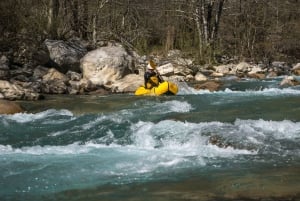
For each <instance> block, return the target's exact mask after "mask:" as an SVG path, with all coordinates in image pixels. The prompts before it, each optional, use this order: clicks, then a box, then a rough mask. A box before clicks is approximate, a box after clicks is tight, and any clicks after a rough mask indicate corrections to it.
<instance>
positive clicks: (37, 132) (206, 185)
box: [0, 78, 300, 201]
mask: <svg viewBox="0 0 300 201" xmlns="http://www.w3.org/2000/svg"><path fill="white" fill-rule="evenodd" d="M281 79H282V78H277V79H266V80H260V81H257V80H241V81H238V82H233V81H231V80H230V78H228V79H226V80H224V82H225V85H224V86H223V88H222V90H220V91H218V92H208V91H196V90H194V89H192V88H191V87H189V86H188V85H187V84H185V83H181V84H179V85H180V90H179V94H178V95H176V96H161V97H136V96H134V95H133V94H118V95H107V96H96V95H95V96H49V97H47V98H46V100H43V101H38V102H20V104H21V105H22V106H23V107H25V108H26V109H27V112H26V113H19V114H14V115H0V200H1V201H6V200H22V201H23V200H30V201H35V200H59V201H69V200H77V201H90V200H113V201H116V200H172V201H173V200H204V201H206V200H207V201H213V200H300V88H299V87H288V88H281V87H279V83H280V81H281Z"/></svg>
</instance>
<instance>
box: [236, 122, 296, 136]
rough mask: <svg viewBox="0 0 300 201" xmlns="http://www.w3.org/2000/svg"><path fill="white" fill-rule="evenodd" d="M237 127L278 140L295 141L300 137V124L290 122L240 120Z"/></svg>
mask: <svg viewBox="0 0 300 201" xmlns="http://www.w3.org/2000/svg"><path fill="white" fill-rule="evenodd" d="M235 125H237V126H239V127H240V128H242V127H244V130H247V131H248V132H249V131H250V132H251V133H256V134H260V135H265V136H267V135H270V136H273V137H275V138H277V139H295V138H299V137H300V122H293V121H290V120H283V121H271V120H270V121H266V120H263V119H259V120H240V119H237V120H236V121H235Z"/></svg>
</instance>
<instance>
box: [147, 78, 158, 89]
mask: <svg viewBox="0 0 300 201" xmlns="http://www.w3.org/2000/svg"><path fill="white" fill-rule="evenodd" d="M158 85H159V79H158V77H157V76H151V77H150V78H149V79H148V81H147V82H146V86H145V87H146V88H147V89H151V88H153V87H157V86H158Z"/></svg>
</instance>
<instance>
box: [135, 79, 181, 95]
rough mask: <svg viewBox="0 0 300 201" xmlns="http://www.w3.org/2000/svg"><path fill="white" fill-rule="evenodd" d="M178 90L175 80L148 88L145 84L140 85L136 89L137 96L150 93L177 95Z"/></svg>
mask: <svg viewBox="0 0 300 201" xmlns="http://www.w3.org/2000/svg"><path fill="white" fill-rule="evenodd" d="M177 92H178V86H177V85H176V84H175V83H173V82H168V81H164V82H162V83H160V84H159V85H158V87H153V88H151V89H146V88H145V87H144V86H140V87H139V88H137V90H136V91H135V95H136V96H141V95H150V96H160V95H164V94H165V95H176V94H177Z"/></svg>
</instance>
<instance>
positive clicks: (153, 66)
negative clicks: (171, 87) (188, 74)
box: [149, 60, 164, 82]
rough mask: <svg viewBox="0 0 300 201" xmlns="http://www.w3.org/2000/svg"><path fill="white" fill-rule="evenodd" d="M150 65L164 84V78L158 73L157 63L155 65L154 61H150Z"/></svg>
mask: <svg viewBox="0 0 300 201" xmlns="http://www.w3.org/2000/svg"><path fill="white" fill-rule="evenodd" d="M149 64H150V66H151V67H152V68H153V69H154V70H155V72H156V73H157V75H158V77H159V79H160V80H161V81H162V82H163V81H164V79H163V78H162V76H161V75H160V73H159V72H158V70H157V68H156V67H157V65H156V63H155V62H154V61H153V60H150V61H149Z"/></svg>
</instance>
